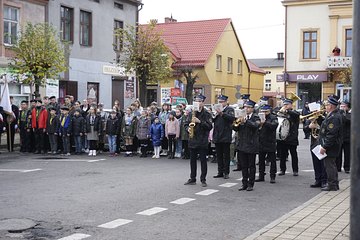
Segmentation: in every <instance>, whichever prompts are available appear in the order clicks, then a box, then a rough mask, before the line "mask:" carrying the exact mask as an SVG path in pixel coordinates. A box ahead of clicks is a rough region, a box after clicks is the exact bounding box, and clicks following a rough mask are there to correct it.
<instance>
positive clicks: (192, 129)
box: [189, 112, 196, 139]
mask: <svg viewBox="0 0 360 240" xmlns="http://www.w3.org/2000/svg"><path fill="white" fill-rule="evenodd" d="M195 125H196V123H195V112H194V114H193V115H192V118H191V123H189V138H190V139H192V138H194V132H195Z"/></svg>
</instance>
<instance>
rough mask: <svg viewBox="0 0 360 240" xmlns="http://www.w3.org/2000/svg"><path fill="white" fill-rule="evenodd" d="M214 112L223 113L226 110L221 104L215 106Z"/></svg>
mask: <svg viewBox="0 0 360 240" xmlns="http://www.w3.org/2000/svg"><path fill="white" fill-rule="evenodd" d="M214 110H215V111H220V112H222V111H223V110H224V108H223V105H222V104H221V103H218V104H214Z"/></svg>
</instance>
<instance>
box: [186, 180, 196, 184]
mask: <svg viewBox="0 0 360 240" xmlns="http://www.w3.org/2000/svg"><path fill="white" fill-rule="evenodd" d="M195 184H196V180H193V179H189V180H187V181H186V182H185V183H184V185H195Z"/></svg>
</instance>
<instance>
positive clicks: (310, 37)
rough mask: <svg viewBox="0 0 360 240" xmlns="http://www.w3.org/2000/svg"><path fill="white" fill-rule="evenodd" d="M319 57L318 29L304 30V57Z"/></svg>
mask: <svg viewBox="0 0 360 240" xmlns="http://www.w3.org/2000/svg"><path fill="white" fill-rule="evenodd" d="M316 58H317V31H306V32H303V59H316Z"/></svg>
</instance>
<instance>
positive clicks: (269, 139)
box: [259, 114, 279, 152]
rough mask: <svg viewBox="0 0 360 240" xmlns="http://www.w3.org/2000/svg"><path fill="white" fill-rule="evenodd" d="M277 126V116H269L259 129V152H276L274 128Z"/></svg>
mask: <svg viewBox="0 0 360 240" xmlns="http://www.w3.org/2000/svg"><path fill="white" fill-rule="evenodd" d="M278 125H279V122H278V119H277V116H275V115H273V114H269V115H267V116H266V120H265V122H264V124H263V125H262V127H261V129H260V137H259V143H260V146H259V150H260V152H276V128H277V126H278Z"/></svg>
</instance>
